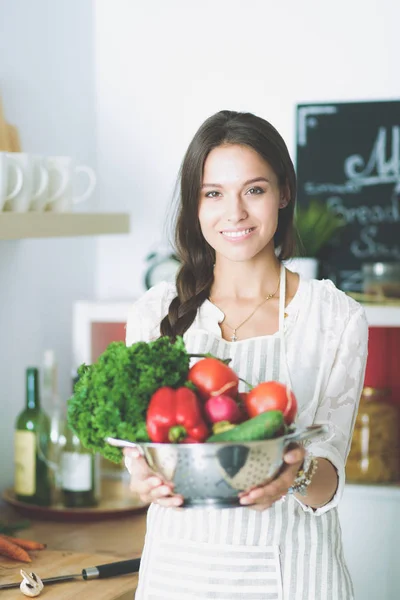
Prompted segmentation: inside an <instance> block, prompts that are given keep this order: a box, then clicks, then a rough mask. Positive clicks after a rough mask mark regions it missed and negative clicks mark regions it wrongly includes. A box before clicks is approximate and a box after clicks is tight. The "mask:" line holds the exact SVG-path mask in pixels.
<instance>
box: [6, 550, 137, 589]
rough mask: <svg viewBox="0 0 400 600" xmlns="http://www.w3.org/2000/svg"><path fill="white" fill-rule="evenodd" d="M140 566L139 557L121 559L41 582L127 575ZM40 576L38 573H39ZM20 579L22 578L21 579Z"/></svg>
mask: <svg viewBox="0 0 400 600" xmlns="http://www.w3.org/2000/svg"><path fill="white" fill-rule="evenodd" d="M139 567H140V558H132V559H130V560H121V561H119V562H113V563H107V564H105V565H98V566H97V567H88V568H87V569H82V571H81V573H78V574H75V575H59V576H58V577H46V578H45V579H42V581H43V583H44V584H46V583H63V582H64V581H73V580H74V579H105V578H106V577H115V576H116V575H127V574H128V573H137V572H138V571H139ZM39 577H40V575H39ZM21 581H22V580H21ZM21 581H19V582H18V583H4V584H2V585H0V590H10V589H11V588H18V587H19V586H20V585H21Z"/></svg>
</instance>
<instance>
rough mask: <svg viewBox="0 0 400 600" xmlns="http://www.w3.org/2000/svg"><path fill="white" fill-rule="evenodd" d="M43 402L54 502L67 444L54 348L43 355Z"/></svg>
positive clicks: (59, 483)
mask: <svg viewBox="0 0 400 600" xmlns="http://www.w3.org/2000/svg"><path fill="white" fill-rule="evenodd" d="M42 403H43V406H44V408H45V411H46V413H47V415H48V417H49V421H50V437H49V444H48V454H47V458H48V462H47V465H48V467H49V468H50V476H51V487H52V503H53V504H57V503H58V502H59V500H60V489H61V473H60V462H61V452H62V448H63V446H64V444H65V427H66V415H65V407H64V406H62V404H61V400H60V396H59V393H58V380H57V361H56V357H55V353H54V351H53V350H46V351H45V353H44V357H43V387H42Z"/></svg>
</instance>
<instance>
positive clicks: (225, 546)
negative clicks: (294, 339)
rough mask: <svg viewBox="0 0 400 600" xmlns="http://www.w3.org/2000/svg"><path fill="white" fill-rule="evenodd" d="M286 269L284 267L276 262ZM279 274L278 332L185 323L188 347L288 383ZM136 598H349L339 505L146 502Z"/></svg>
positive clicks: (248, 375)
mask: <svg viewBox="0 0 400 600" xmlns="http://www.w3.org/2000/svg"><path fill="white" fill-rule="evenodd" d="M282 268H283V269H284V267H282ZM285 279H286V278H285V276H284V271H282V277H281V289H280V308H279V331H278V332H277V334H275V335H271V336H261V337H259V338H252V339H249V340H242V341H236V342H227V341H225V340H223V339H222V338H221V337H217V336H215V335H213V334H210V333H209V332H208V331H205V330H204V329H203V330H202V329H197V330H196V329H195V330H189V331H188V332H187V333H186V335H185V342H186V346H187V349H188V351H189V352H191V353H205V352H211V353H212V354H213V355H215V356H218V357H220V358H231V360H232V362H231V363H230V365H231V366H232V368H233V369H234V370H235V371H236V372H237V373H238V374H239V376H240V377H242V378H243V379H245V380H246V381H249V382H251V383H253V385H254V384H256V383H257V382H260V381H268V380H278V381H282V382H286V383H289V384H290V378H289V373H288V369H287V362H286V356H285V354H286V353H285V339H284V326H283V318H284V307H285ZM135 599H136V600H191V599H194V600H196V599H198V600H208V599H209V600H211V599H212V600H353V599H354V594H353V589H352V584H351V579H350V576H349V573H348V570H347V567H346V564H345V561H344V557H343V552H342V542H341V531H340V524H339V519H338V513H337V509H336V508H334V509H332V510H330V511H328V512H326V513H324V514H322V515H321V516H318V517H316V516H314V515H313V514H312V513H310V512H305V511H304V510H303V509H302V507H301V506H300V504H299V503H298V502H297V501H296V500H295V499H294V498H293V497H291V496H289V497H287V499H286V501H285V502H276V503H275V504H274V505H273V506H272V507H271V508H269V509H267V510H264V511H262V512H258V511H255V510H252V509H250V508H247V507H238V508H224V509H218V508H208V507H207V508H164V507H161V506H159V505H157V504H152V505H151V506H150V508H149V511H148V516H147V532H146V538H145V545H144V550H143V555H142V561H141V566H140V573H139V586H138V589H137V592H136V596H135Z"/></svg>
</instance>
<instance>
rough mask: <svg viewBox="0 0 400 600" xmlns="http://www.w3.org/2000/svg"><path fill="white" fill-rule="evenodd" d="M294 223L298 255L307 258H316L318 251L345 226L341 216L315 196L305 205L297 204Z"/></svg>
mask: <svg viewBox="0 0 400 600" xmlns="http://www.w3.org/2000/svg"><path fill="white" fill-rule="evenodd" d="M294 223H295V227H296V230H297V234H298V238H299V240H298V246H299V248H298V249H299V252H298V255H299V256H305V257H308V258H311V257H312V258H318V256H319V253H320V251H321V250H322V249H323V248H324V247H325V246H326V245H327V244H328V242H330V241H332V239H333V238H334V237H335V236H336V234H337V233H338V232H339V231H340V230H341V229H343V227H344V226H345V221H344V219H343V218H342V217H340V216H339V215H336V214H335V213H333V212H332V210H331V209H330V208H328V206H327V205H326V203H325V202H322V201H321V200H318V199H316V198H313V199H311V200H310V202H309V204H308V205H307V206H297V208H296V213H295V218H294Z"/></svg>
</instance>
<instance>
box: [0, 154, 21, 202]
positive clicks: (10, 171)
mask: <svg viewBox="0 0 400 600" xmlns="http://www.w3.org/2000/svg"><path fill="white" fill-rule="evenodd" d="M22 185H23V176H22V170H21V167H19V166H18V164H17V163H15V162H14V161H13V159H12V158H11V157H10V156H8V155H7V152H0V211H1V210H3V206H4V205H5V203H6V202H8V201H9V200H12V199H13V198H15V196H16V195H17V194H19V192H20V191H21V188H22Z"/></svg>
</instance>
